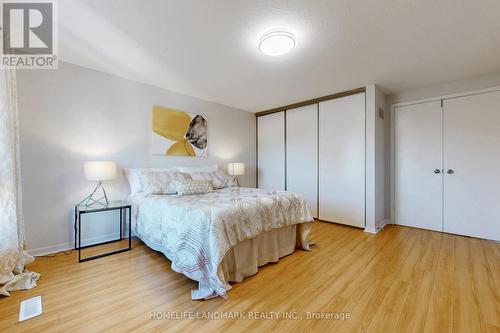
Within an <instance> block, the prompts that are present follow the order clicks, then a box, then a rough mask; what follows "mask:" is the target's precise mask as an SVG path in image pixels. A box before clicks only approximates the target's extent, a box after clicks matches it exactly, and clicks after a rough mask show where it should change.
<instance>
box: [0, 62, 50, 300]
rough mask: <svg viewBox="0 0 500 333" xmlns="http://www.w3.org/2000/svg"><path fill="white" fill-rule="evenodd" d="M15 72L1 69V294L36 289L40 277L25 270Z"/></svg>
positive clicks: (28, 256) (28, 257)
mask: <svg viewBox="0 0 500 333" xmlns="http://www.w3.org/2000/svg"><path fill="white" fill-rule="evenodd" d="M19 159H20V158H19V124H18V110H17V91H16V72H15V71H14V70H0V295H3V296H9V295H10V294H9V292H10V291H12V290H19V289H29V288H33V287H34V286H36V281H37V280H38V279H39V277H40V274H38V273H35V272H30V271H27V270H26V269H25V267H24V266H25V265H26V264H28V263H31V262H33V260H34V258H33V257H32V256H31V255H29V254H28V253H27V252H26V251H25V246H26V239H25V233H24V221H23V212H22V200H21V171H20V165H19Z"/></svg>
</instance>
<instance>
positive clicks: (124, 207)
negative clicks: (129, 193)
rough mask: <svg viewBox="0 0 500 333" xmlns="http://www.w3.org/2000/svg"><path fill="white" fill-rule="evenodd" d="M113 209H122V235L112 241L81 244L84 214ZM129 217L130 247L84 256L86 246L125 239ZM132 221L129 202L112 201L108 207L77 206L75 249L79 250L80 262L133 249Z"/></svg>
mask: <svg viewBox="0 0 500 333" xmlns="http://www.w3.org/2000/svg"><path fill="white" fill-rule="evenodd" d="M112 210H120V237H119V238H118V239H114V240H110V241H105V242H101V243H95V244H90V245H85V246H81V241H82V233H81V230H82V229H81V224H82V215H85V214H92V213H98V212H106V211H112ZM124 213H125V214H124ZM127 213H128V214H127ZM127 217H128V247H126V248H123V249H119V250H115V251H111V252H106V253H101V254H98V255H94V256H90V257H85V258H82V249H86V248H89V247H93V246H98V245H103V244H109V243H114V242H118V241H121V240H123V239H124V237H123V222H124V221H125V220H126V219H127ZM131 222H132V207H131V206H130V205H128V204H116V203H115V204H113V203H110V205H109V206H107V207H95V208H94V207H86V206H75V251H76V250H78V262H85V261H89V260H93V259H98V258H102V257H107V256H110V255H112V254H117V253H122V252H126V251H130V250H131V249H132V223H131Z"/></svg>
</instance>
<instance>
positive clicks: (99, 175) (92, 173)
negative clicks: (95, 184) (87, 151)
mask: <svg viewBox="0 0 500 333" xmlns="http://www.w3.org/2000/svg"><path fill="white" fill-rule="evenodd" d="M83 172H84V174H85V179H87V180H98V181H102V180H112V179H115V178H116V163H115V162H114V161H87V162H85V163H84V164H83Z"/></svg>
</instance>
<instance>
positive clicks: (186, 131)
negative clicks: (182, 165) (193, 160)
mask: <svg viewBox="0 0 500 333" xmlns="http://www.w3.org/2000/svg"><path fill="white" fill-rule="evenodd" d="M152 118H153V131H152V132H153V133H152V134H153V138H152V139H153V140H152V152H153V155H167V156H190V157H204V156H206V155H207V146H208V142H207V120H206V119H205V117H203V116H202V115H199V114H194V113H189V112H185V111H179V110H175V109H170V108H165V107H160V106H153V117H152Z"/></svg>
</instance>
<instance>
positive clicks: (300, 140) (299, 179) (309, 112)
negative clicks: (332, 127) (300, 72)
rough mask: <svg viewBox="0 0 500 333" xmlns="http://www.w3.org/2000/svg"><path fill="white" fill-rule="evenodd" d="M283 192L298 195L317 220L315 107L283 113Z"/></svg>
mask: <svg viewBox="0 0 500 333" xmlns="http://www.w3.org/2000/svg"><path fill="white" fill-rule="evenodd" d="M286 162H287V163H286V189H287V191H293V192H297V193H299V194H301V195H302V196H303V197H304V199H305V200H306V201H307V204H308V206H309V211H310V212H311V214H312V215H313V217H317V216H318V214H317V206H318V201H317V200H318V105H317V104H313V105H308V106H304V107H301V108H297V109H291V110H287V111H286Z"/></svg>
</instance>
